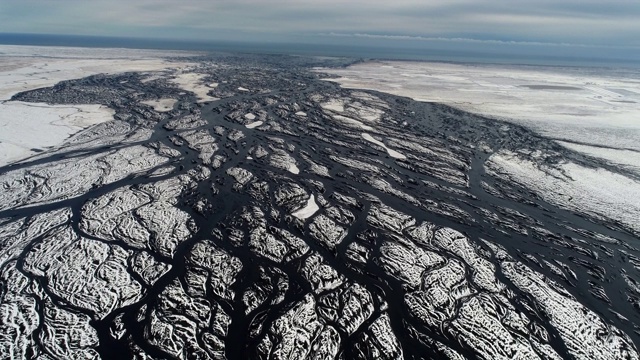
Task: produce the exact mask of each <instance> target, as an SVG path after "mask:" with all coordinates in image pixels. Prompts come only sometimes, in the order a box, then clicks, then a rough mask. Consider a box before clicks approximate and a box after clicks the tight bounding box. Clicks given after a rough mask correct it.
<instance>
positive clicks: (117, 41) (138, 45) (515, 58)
mask: <svg viewBox="0 0 640 360" xmlns="http://www.w3.org/2000/svg"><path fill="white" fill-rule="evenodd" d="M0 44H5V45H33V46H68V47H93V48H129V49H156V50H186V51H198V52H225V53H252V54H287V55H307V56H334V57H349V58H356V59H377V60H408V61H443V62H455V63H485V64H522V65H537V66H579V67H582V66H588V67H609V68H613V67H623V68H640V61H638V60H637V59H628V58H627V59H618V58H612V57H604V56H603V57H584V56H558V55H539V54H533V55H532V54H517V53H510V52H509V51H490V52H489V51H482V49H478V48H477V47H476V48H475V49H470V50H466V49H465V50H458V49H456V50H452V49H435V48H431V47H428V46H424V47H417V46H411V47H410V46H407V47H403V46H402V45H394V46H392V47H385V46H363V45H357V44H309V43H282V42H225V41H187V40H159V39H143V38H122V37H103V36H76V35H46V34H2V33H0ZM0 54H1V52H0Z"/></svg>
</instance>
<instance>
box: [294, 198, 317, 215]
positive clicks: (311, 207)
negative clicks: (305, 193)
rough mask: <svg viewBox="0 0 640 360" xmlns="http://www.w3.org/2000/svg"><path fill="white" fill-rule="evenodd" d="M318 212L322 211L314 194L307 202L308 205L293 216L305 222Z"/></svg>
mask: <svg viewBox="0 0 640 360" xmlns="http://www.w3.org/2000/svg"><path fill="white" fill-rule="evenodd" d="M318 210H320V208H319V207H318V204H316V198H315V196H314V195H313V194H312V195H311V197H309V200H307V205H305V207H303V208H302V209H299V210H297V211H295V212H293V213H292V214H291V215H293V216H295V217H297V218H298V219H301V220H304V219H308V218H310V217H311V216H312V215H313V214H315V213H316V211H318Z"/></svg>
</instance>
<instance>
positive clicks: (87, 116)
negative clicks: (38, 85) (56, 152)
mask: <svg viewBox="0 0 640 360" xmlns="http://www.w3.org/2000/svg"><path fill="white" fill-rule="evenodd" d="M113 115H114V111H113V110H112V109H109V108H107V107H105V106H102V105H47V104H37V103H24V102H18V101H7V102H2V103H0V166H4V165H7V164H9V163H12V162H15V161H18V160H21V159H24V158H26V157H29V156H31V155H35V154H36V153H37V151H34V150H33V149H39V150H44V149H45V148H48V147H52V146H56V145H58V144H60V143H62V142H63V141H64V140H65V139H66V138H68V137H69V136H71V135H73V134H75V133H76V132H78V131H80V130H82V129H85V128H87V127H89V126H92V125H95V124H99V123H101V122H104V121H109V120H113Z"/></svg>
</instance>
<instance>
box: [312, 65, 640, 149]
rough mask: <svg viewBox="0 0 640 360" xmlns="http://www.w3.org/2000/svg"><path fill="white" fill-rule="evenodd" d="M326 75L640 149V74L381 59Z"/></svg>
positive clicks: (556, 133) (555, 133)
mask: <svg viewBox="0 0 640 360" xmlns="http://www.w3.org/2000/svg"><path fill="white" fill-rule="evenodd" d="M321 71H322V72H324V73H330V74H333V75H339V76H342V77H341V78H338V79H327V80H329V81H336V82H338V83H340V84H341V85H342V86H343V87H345V88H357V89H371V90H377V91H382V92H387V93H391V94H395V95H401V96H408V97H411V98H414V99H415V100H419V101H433V102H438V103H444V104H447V105H450V106H453V107H456V108H459V109H462V110H465V111H469V112H473V113H478V114H482V115H486V116H489V117H493V118H499V119H504V120H508V121H512V122H516V123H518V124H522V125H525V126H528V127H530V128H532V129H534V130H536V131H538V132H540V133H541V134H543V135H547V136H550V137H553V138H559V139H568V140H572V141H577V142H581V143H585V142H586V143H592V144H598V145H605V146H609V147H611V146H613V147H620V148H632V149H636V150H640V121H637V119H639V118H640V71H638V70H621V69H615V70H610V71H608V70H606V69H598V70H594V69H589V68H583V69H580V68H560V67H536V66H516V65H481V64H473V65H464V64H446V63H429V62H401V61H380V62H368V63H363V64H357V65H353V66H350V67H348V68H346V69H323V70H321ZM337 105H338V104H337V103H336V102H330V103H326V104H323V107H324V108H326V107H327V106H328V107H329V108H334V109H335V110H334V111H337V110H338V109H336V108H335V107H336V106H337Z"/></svg>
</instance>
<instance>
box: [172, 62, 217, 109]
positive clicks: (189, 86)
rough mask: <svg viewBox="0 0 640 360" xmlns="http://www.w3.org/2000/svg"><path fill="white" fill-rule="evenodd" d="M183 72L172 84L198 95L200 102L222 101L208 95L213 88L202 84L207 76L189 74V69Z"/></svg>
mask: <svg viewBox="0 0 640 360" xmlns="http://www.w3.org/2000/svg"><path fill="white" fill-rule="evenodd" d="M183 71H184V72H182V73H180V74H178V75H177V76H176V77H175V78H173V79H172V80H171V82H173V83H174V84H176V85H178V86H179V87H180V88H181V89H183V90H186V91H190V92H192V93H194V94H196V97H197V98H198V102H205V101H216V100H220V99H218V98H216V97H213V96H209V95H208V94H209V91H210V90H211V88H210V87H209V86H207V85H205V84H204V83H203V82H202V81H203V79H204V78H205V77H206V76H207V75H205V74H198V73H193V72H188V71H189V70H188V68H187V69H183Z"/></svg>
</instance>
